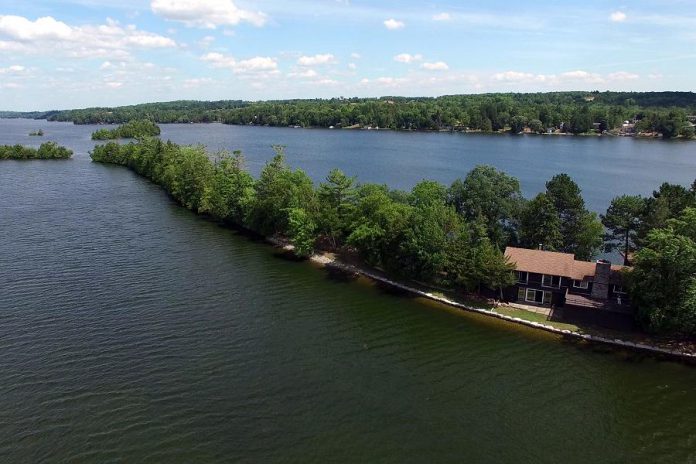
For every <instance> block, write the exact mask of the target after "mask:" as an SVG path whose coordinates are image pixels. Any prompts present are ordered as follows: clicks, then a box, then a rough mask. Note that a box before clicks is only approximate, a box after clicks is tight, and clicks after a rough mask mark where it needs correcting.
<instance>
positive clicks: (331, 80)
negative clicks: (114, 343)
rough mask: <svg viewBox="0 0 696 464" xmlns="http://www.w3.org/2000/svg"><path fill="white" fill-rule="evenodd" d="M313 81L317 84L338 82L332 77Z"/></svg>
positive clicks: (335, 83) (334, 83)
mask: <svg viewBox="0 0 696 464" xmlns="http://www.w3.org/2000/svg"><path fill="white" fill-rule="evenodd" d="M314 83H315V84H318V85H337V84H338V83H339V82H338V81H337V80H334V79H319V80H318V81H314Z"/></svg>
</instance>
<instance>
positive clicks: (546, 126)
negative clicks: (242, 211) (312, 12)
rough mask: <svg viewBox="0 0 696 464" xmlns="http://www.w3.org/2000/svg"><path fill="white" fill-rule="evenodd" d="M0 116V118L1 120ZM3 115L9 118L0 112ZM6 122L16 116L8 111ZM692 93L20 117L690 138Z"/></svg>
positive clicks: (166, 108)
mask: <svg viewBox="0 0 696 464" xmlns="http://www.w3.org/2000/svg"><path fill="white" fill-rule="evenodd" d="M1 114H2V113H0V115H1ZM4 114H5V116H10V114H9V113H4ZM12 115H13V116H15V117H16V116H18V115H21V113H13V114H12ZM694 115H696V93H693V92H550V93H492V94H476V95H448V96H442V97H436V98H425V97H423V98H406V97H381V98H342V97H341V98H332V99H315V100H278V101H259V102H247V101H241V100H224V101H213V102H203V101H173V102H165V103H146V104H140V105H132V106H122V107H116V108H87V109H76V110H68V111H49V112H46V113H28V114H27V116H30V117H36V118H48V119H49V120H51V121H72V122H74V123H75V124H112V123H124V122H127V121H131V120H134V119H150V120H152V121H154V122H157V123H189V122H195V123H207V122H221V123H226V124H238V125H268V126H299V127H323V128H329V127H333V128H368V127H369V128H383V129H394V130H470V131H481V132H505V131H507V132H511V133H519V132H523V131H524V132H530V133H548V132H549V131H551V132H557V133H568V134H589V133H605V132H606V133H611V132H612V131H613V132H615V133H618V132H619V131H620V130H621V128H622V126H623V124H624V122H626V121H628V122H629V123H630V124H632V125H635V131H636V132H638V133H644V134H650V135H652V136H655V135H661V136H662V137H663V138H675V137H682V138H692V137H694V126H693V124H694V122H696V119H695V118H696V116H694Z"/></svg>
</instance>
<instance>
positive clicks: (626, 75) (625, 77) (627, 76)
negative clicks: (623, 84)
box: [607, 71, 640, 81]
mask: <svg viewBox="0 0 696 464" xmlns="http://www.w3.org/2000/svg"><path fill="white" fill-rule="evenodd" d="M638 78H640V76H639V75H638V74H634V73H630V72H626V71H618V72H614V73H611V74H609V75H608V76H607V79H609V80H612V81H634V80H636V79H638Z"/></svg>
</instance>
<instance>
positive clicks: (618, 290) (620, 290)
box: [614, 285, 626, 295]
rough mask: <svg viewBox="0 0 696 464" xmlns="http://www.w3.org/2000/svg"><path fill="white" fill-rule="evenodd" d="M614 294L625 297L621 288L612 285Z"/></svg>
mask: <svg viewBox="0 0 696 464" xmlns="http://www.w3.org/2000/svg"><path fill="white" fill-rule="evenodd" d="M614 293H616V294H618V295H625V294H626V290H624V288H623V286H621V285H614Z"/></svg>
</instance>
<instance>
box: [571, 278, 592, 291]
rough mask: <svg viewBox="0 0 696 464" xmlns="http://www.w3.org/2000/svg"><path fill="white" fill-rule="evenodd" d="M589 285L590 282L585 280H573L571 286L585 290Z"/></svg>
mask: <svg viewBox="0 0 696 464" xmlns="http://www.w3.org/2000/svg"><path fill="white" fill-rule="evenodd" d="M589 287H590V283H589V282H588V281H586V280H573V288H583V289H585V290H587V289H588V288H589Z"/></svg>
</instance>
